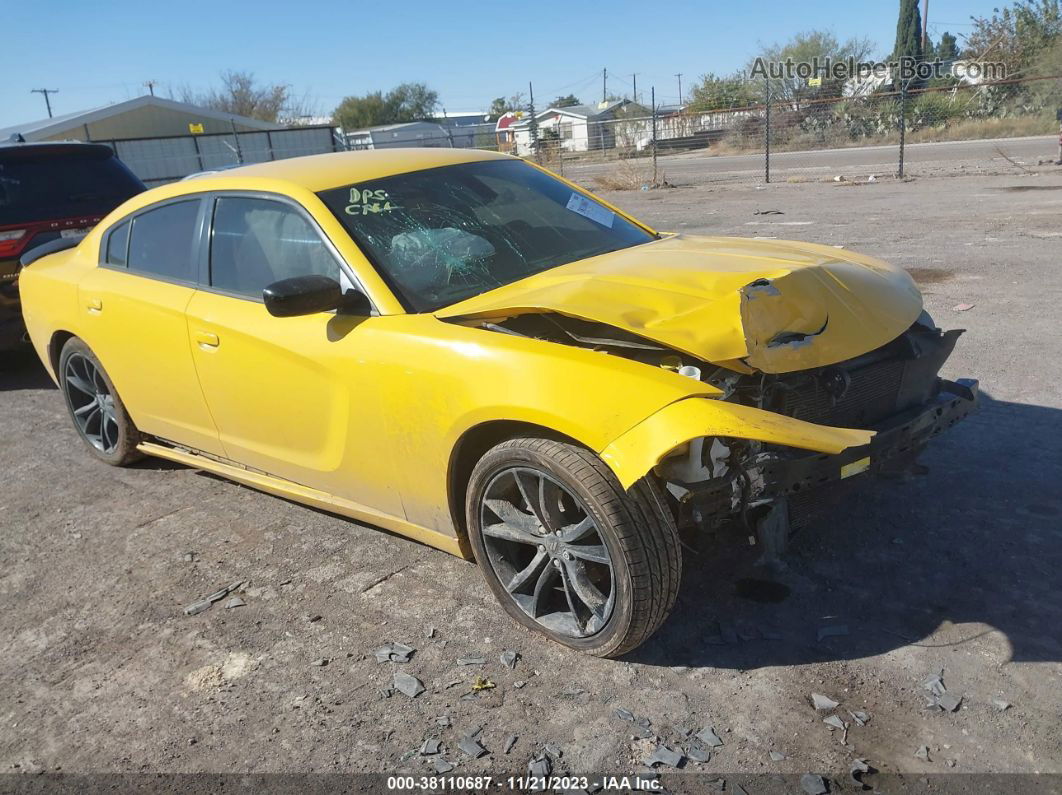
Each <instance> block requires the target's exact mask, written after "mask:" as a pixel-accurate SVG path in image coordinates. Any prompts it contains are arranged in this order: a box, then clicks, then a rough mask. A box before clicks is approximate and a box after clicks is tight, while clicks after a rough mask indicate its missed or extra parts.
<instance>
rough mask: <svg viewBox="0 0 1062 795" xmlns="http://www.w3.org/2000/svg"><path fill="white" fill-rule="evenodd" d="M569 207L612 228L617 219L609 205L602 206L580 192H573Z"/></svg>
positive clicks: (574, 211)
mask: <svg viewBox="0 0 1062 795" xmlns="http://www.w3.org/2000/svg"><path fill="white" fill-rule="evenodd" d="M567 207H568V209H569V210H571V211H572V212H573V213H579V215H585V216H586V217H587V218H589V219H590V220H591V221H593V222H594V223H598V224H601V226H607V227H608V228H609V229H611V228H612V222H613V221H614V220H615V219H616V214H615V213H614V212H612V210H609V209H608V208H607V207H602V206H601V205H600V204H598V203H597V202H593V201H590V200H589V199H588V198H586V197H585V196H580V195H579V194H578V193H573V194H572V197H571V198H570V199H568V204H567Z"/></svg>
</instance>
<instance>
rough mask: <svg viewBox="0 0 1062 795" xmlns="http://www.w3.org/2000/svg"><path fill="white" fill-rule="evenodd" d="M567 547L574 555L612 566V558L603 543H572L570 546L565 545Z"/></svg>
mask: <svg viewBox="0 0 1062 795" xmlns="http://www.w3.org/2000/svg"><path fill="white" fill-rule="evenodd" d="M565 549H566V550H567V551H568V552H571V553H572V556H573V557H576V558H581V559H582V560H588V561H590V562H591V563H603V564H605V565H606V566H609V567H611V566H612V559H611V558H610V557H609V556H608V550H607V549H606V548H605V547H604V546H602V545H598V546H591V545H589V544H572V545H571V546H570V547H565Z"/></svg>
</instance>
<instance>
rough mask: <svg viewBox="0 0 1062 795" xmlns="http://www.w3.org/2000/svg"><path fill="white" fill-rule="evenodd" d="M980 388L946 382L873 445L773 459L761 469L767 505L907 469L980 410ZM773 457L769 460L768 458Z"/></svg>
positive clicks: (967, 381) (885, 428)
mask: <svg viewBox="0 0 1062 795" xmlns="http://www.w3.org/2000/svg"><path fill="white" fill-rule="evenodd" d="M978 400H979V390H978V382H977V381H976V380H974V379H972V378H960V379H959V380H958V381H947V380H944V379H941V391H940V392H939V393H938V394H937V396H936V398H935V399H934V400H933V401H931V402H930V403H928V404H926V405H924V406H919V407H917V408H914V409H911V410H908V411H905V412H902V413H900V414H898V415H896V416H894V417H891V418H890V419H889V420H887V421H886V422H885V423H883V424H882V425H880V426H879V427H877V428H874V429H873V430H874V431H875V434H874V437H873V438H872V439H871V440H870V443H869V444H865V445H863V446H861V447H850V448H848V449H847V450H845V451H843V452H841V453H838V454H836V455H823V454H810V455H808V454H800V451H792V452H796V453H797V454H796V455H792V456H778V457H775V458H769V459H768V460H767V461H765V462H764V464H763V467H762V470H761V472H762V482H763V489H762V491H761V492H760V494H759V495H758V498H760V499H762V498H764V497H767V498H775V497H780V496H788V495H795V494H799V493H801V492H806V491H809V490H811V489H815V488H818V487H821V486H825V485H828V484H830V483H834V482H837V481H840V480H845V479H847V478H849V477H852V476H854V475H859V474H863V473H866V472H868V473H871V474H882V473H886V472H890V471H893V472H894V471H897V470H899V469H903V468H904V467H905V466H906V465H907V464H908V463H909V462H913V461H914V458H915V456H917V455H918V453H919V452H921V450H922V448H923V447H924V446H925V444H926V442H928V441H929V440H930V439H932V438H933V437H934V436H937V435H938V434H940V433H943V432H944V431H946V430H948V429H949V428H951V427H952V426H953V425H954V424H955V423H957V422H959V421H960V420H963V419H965V418H966V417H967V416H968V415H969V414H971V413H973V412H974V411H976V410H977V407H978ZM768 455H770V454H768Z"/></svg>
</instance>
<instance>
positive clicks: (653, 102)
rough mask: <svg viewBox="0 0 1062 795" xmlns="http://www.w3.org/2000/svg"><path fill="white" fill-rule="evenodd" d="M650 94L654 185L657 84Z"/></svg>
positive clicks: (654, 183)
mask: <svg viewBox="0 0 1062 795" xmlns="http://www.w3.org/2000/svg"><path fill="white" fill-rule="evenodd" d="M650 95H651V96H652V113H653V138H652V147H653V185H654V186H655V185H656V86H653V87H652V89H651V91H650Z"/></svg>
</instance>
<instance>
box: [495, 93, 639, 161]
mask: <svg viewBox="0 0 1062 795" xmlns="http://www.w3.org/2000/svg"><path fill="white" fill-rule="evenodd" d="M648 116H649V111H648V110H647V109H645V108H643V107H642V106H641V105H637V104H635V103H634V102H632V101H631V100H629V99H621V100H617V101H615V102H603V103H600V104H598V105H571V106H569V107H565V108H547V109H546V110H544V111H542V112H540V113H537V114H536V115H535V121H536V122H537V124H538V140H539V144H540V146H549V145H554V146H560V147H561V148H562V149H563V150H564V151H566V152H588V151H591V150H596V149H613V148H615V147H617V146H620V147H628V148H634V149H638V148H642V147H644V145H645V141H646V140H648V138H649V135H650V132H649V126H650V123H649V120H648V118H647V117H648ZM509 129H510V130H512V133H513V136H514V139H515V147H516V152H515V153H516V154H518V155H522V156H527V155H531V154H533V147H532V143H531V119H530V118H522V119H520V121H518V122H516V123H515V124H513V125H511V126H510V128H509Z"/></svg>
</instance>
